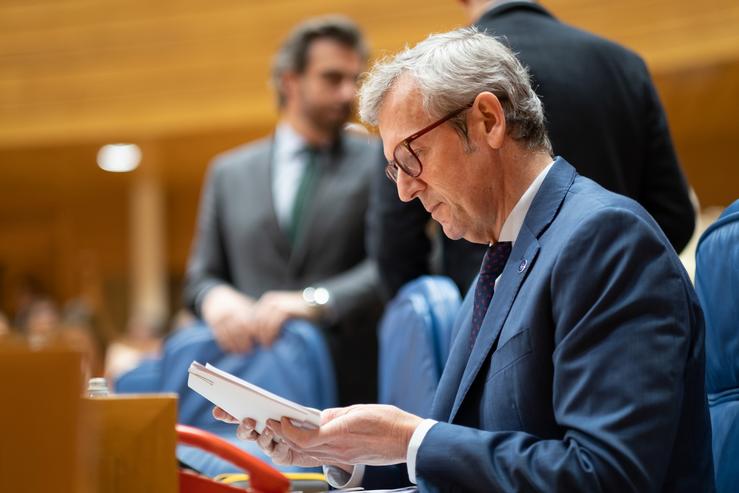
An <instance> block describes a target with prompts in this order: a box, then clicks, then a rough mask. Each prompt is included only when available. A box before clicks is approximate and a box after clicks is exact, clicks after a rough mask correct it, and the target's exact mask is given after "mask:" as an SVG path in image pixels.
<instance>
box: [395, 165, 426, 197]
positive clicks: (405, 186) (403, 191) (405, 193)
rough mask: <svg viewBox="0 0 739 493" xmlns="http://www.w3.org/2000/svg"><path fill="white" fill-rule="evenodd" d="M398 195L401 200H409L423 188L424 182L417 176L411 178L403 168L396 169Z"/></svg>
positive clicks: (416, 195)
mask: <svg viewBox="0 0 739 493" xmlns="http://www.w3.org/2000/svg"><path fill="white" fill-rule="evenodd" d="M396 185H397V187H398V197H400V200H402V201H403V202H410V201H411V200H413V199H415V198H416V197H418V194H419V193H420V192H421V191H422V190H423V189H424V183H423V181H422V180H419V179H418V178H413V177H412V176H410V175H408V174H407V173H406V172H405V171H403V170H398V181H397V182H396Z"/></svg>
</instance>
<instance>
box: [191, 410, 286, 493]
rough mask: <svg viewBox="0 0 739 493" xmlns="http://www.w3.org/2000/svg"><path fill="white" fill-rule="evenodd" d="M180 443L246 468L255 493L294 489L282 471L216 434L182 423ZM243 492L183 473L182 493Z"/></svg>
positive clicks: (281, 492)
mask: <svg viewBox="0 0 739 493" xmlns="http://www.w3.org/2000/svg"><path fill="white" fill-rule="evenodd" d="M177 440H178V441H179V442H180V443H184V444H185V445H190V446H193V447H197V448H199V449H202V450H205V451H207V452H211V453H213V454H215V455H217V456H218V457H220V458H222V459H225V460H227V461H229V462H230V463H232V464H233V465H235V466H237V467H240V468H241V469H243V470H244V471H245V472H247V473H248V474H249V491H251V492H253V493H285V492H287V491H288V490H289V488H290V480H289V479H287V478H286V477H285V476H284V475H283V474H282V473H281V472H280V471H278V470H277V469H275V468H273V467H271V466H270V465H269V464H267V463H265V462H262V461H261V460H259V459H257V458H256V457H252V456H251V455H249V454H247V453H246V452H244V451H243V450H241V449H240V448H238V447H236V446H235V445H232V444H230V443H228V442H227V441H225V440H223V439H222V438H220V437H218V436H216V435H214V434H212V433H209V432H207V431H203V430H201V429H198V428H193V427H192V426H186V425H179V424H178V425H177ZM243 491H244V490H243V489H241V488H236V487H235V486H231V485H228V484H225V483H219V482H216V481H213V480H212V479H210V478H206V477H204V476H199V475H195V474H192V473H191V472H187V471H180V493H233V492H242V493H243Z"/></svg>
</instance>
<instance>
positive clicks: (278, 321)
mask: <svg viewBox="0 0 739 493" xmlns="http://www.w3.org/2000/svg"><path fill="white" fill-rule="evenodd" d="M320 316H321V310H320V308H319V307H316V306H311V305H309V304H308V303H306V302H305V300H304V299H303V295H302V293H300V292H298V291H269V292H267V293H264V294H263V295H262V297H261V298H259V301H258V302H257V304H256V307H255V311H254V318H255V320H256V327H257V329H256V337H257V340H258V341H259V342H260V343H261V344H264V345H267V346H268V345H270V344H272V343H273V342H274V340H275V339H276V338H277V336H278V335H279V333H280V329H281V328H282V325H283V324H284V323H285V321H286V320H288V319H290V318H302V319H306V320H311V321H316V320H318V319H319V318H320Z"/></svg>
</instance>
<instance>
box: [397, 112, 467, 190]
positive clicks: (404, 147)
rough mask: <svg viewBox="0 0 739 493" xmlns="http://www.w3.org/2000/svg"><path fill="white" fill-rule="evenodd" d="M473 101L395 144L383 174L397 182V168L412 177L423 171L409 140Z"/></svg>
mask: <svg viewBox="0 0 739 493" xmlns="http://www.w3.org/2000/svg"><path fill="white" fill-rule="evenodd" d="M473 103H474V102H473ZM473 103H470V104H468V105H467V106H464V107H462V108H460V109H458V110H456V111H453V112H451V113H449V114H448V115H447V116H445V117H444V118H442V119H441V120H437V121H435V122H434V123H432V124H431V125H429V126H427V127H424V128H422V129H421V130H419V131H418V132H416V133H414V134H413V135H411V136H410V137H407V138H405V139H403V140H402V141H400V142H399V143H398V145H397V146H395V149H393V160H392V161H390V162H389V163H387V166H385V174H386V175H387V177H388V178H390V179H391V180H392V181H394V182H396V183H397V182H398V170H399V169H401V170H403V173H405V174H407V175H408V176H410V177H412V178H417V177H418V176H420V175H421V172H422V171H423V165H421V160H420V159H418V156H417V155H416V153H415V152H414V151H413V149H411V142H413V141H414V140H416V139H417V138H419V137H420V136H422V135H424V134H426V133H428V132H430V131H432V130H433V129H435V128H436V127H438V126H439V125H441V124H442V123H445V122H447V121H449V120H451V119H452V118H454V117H455V116H457V115H459V114H460V113H462V112H463V111H464V110H467V109H469V108H471V107H472V104H473Z"/></svg>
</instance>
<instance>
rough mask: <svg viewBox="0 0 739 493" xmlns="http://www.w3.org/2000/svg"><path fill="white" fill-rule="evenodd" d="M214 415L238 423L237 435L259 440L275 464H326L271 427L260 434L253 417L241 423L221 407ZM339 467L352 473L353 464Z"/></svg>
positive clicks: (307, 465)
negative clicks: (295, 445) (282, 438)
mask: <svg viewBox="0 0 739 493" xmlns="http://www.w3.org/2000/svg"><path fill="white" fill-rule="evenodd" d="M213 417H214V418H216V419H217V420H220V421H224V422H226V423H232V424H238V425H239V427H238V428H237V429H236V436H237V437H238V438H240V439H242V440H251V441H254V442H257V445H259V447H260V448H261V449H262V450H263V451H264V452H265V453H266V454H267V455H268V456H270V457H271V458H272V461H273V462H274V463H275V464H280V465H288V466H299V467H319V466H322V465H324V463H323V462H321V461H320V460H318V459H316V458H315V457H311V456H309V455H305V454H301V453H299V452H297V451H296V450H294V449H292V448H291V447H290V446H289V445H288V444H287V443H285V441H284V440H280V439H279V438H277V437H276V436H275V434H274V432H273V431H272V430H270V429H269V428H265V429H264V433H262V434H261V435H260V434H259V433H257V432H256V430H255V429H254V427H255V426H256V422H255V421H254V420H253V419H249V418H247V419H245V420H244V421H243V422H241V423H239V420H238V419H236V418H234V417H233V416H231V415H230V414H228V413H227V412H226V411H224V410H223V409H221V408H220V407H215V408H213ZM338 467H341V468H342V469H344V470H346V471H347V472H350V473H351V469H352V468H351V466H347V465H340V466H338Z"/></svg>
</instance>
